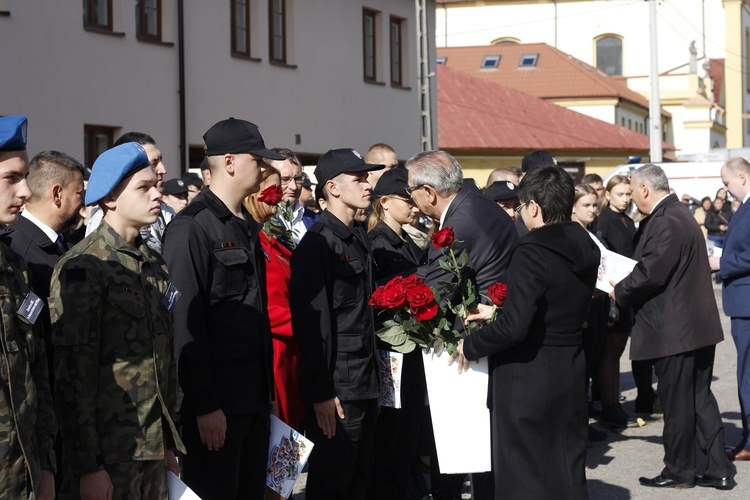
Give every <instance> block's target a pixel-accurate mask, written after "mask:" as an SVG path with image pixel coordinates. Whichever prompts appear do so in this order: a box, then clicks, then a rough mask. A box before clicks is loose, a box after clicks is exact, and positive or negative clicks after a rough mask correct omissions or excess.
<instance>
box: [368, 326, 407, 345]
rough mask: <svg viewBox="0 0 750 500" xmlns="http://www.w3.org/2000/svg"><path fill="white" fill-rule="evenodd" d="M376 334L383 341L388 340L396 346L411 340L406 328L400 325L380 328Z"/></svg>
mask: <svg viewBox="0 0 750 500" xmlns="http://www.w3.org/2000/svg"><path fill="white" fill-rule="evenodd" d="M376 335H377V336H378V338H380V340H382V341H383V342H388V343H389V344H391V345H394V346H398V345H401V344H403V343H405V342H406V341H407V340H409V336H408V335H406V333H404V329H403V328H402V327H401V326H400V325H398V326H392V327H390V328H383V329H381V330H378V331H377V332H376Z"/></svg>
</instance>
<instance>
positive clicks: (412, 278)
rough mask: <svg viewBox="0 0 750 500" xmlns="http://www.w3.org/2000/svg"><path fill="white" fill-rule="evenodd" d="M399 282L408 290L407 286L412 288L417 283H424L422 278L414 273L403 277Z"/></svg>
mask: <svg viewBox="0 0 750 500" xmlns="http://www.w3.org/2000/svg"><path fill="white" fill-rule="evenodd" d="M401 283H402V284H403V285H404V287H405V288H406V289H407V290H408V289H409V288H413V287H415V286H417V285H421V284H422V283H424V280H423V279H422V278H419V277H417V275H416V274H412V275H409V276H407V277H406V278H404V280H403V281H402V282H401Z"/></svg>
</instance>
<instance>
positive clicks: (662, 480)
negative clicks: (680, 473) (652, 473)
mask: <svg viewBox="0 0 750 500" xmlns="http://www.w3.org/2000/svg"><path fill="white" fill-rule="evenodd" d="M638 481H639V482H640V483H641V484H642V485H643V486H650V487H652V488H675V489H678V490H683V489H685V488H692V487H693V486H695V485H694V484H691V483H680V482H679V481H675V480H674V479H669V478H668V477H665V476H662V475H661V474H660V475H658V476H656V477H653V478H650V479H649V478H647V477H642V478H640V479H638Z"/></svg>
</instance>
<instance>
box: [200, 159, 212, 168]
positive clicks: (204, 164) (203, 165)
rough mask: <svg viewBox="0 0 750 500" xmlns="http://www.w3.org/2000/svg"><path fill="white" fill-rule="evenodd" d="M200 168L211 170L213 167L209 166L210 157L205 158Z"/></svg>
mask: <svg viewBox="0 0 750 500" xmlns="http://www.w3.org/2000/svg"><path fill="white" fill-rule="evenodd" d="M200 168H201V170H211V167H209V166H208V158H203V161H202V162H201V167H200Z"/></svg>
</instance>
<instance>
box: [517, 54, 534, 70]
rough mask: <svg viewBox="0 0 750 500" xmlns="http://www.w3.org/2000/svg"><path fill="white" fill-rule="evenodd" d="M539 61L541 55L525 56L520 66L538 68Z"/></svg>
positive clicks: (522, 57)
mask: <svg viewBox="0 0 750 500" xmlns="http://www.w3.org/2000/svg"><path fill="white" fill-rule="evenodd" d="M538 60H539V54H524V55H522V56H521V61H520V62H519V63H518V66H519V67H521V68H527V67H533V66H536V62H537V61H538Z"/></svg>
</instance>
